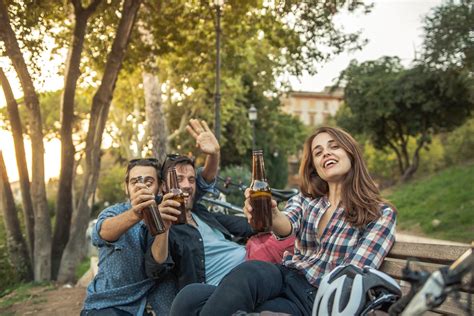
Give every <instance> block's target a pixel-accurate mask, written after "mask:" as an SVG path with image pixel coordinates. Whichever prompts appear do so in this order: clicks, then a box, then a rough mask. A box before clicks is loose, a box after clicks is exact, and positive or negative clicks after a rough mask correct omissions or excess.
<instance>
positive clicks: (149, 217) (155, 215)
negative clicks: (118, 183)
mask: <svg viewBox="0 0 474 316" xmlns="http://www.w3.org/2000/svg"><path fill="white" fill-rule="evenodd" d="M137 182H138V183H145V179H144V178H143V177H142V176H139V177H137ZM143 221H144V222H145V225H146V227H147V228H148V230H149V231H150V234H151V235H152V236H156V235H159V234H163V233H164V232H165V224H164V223H163V219H162V218H161V215H160V211H158V208H157V207H156V204H155V203H153V204H152V205H150V206H149V207H148V208H146V209H144V210H143Z"/></svg>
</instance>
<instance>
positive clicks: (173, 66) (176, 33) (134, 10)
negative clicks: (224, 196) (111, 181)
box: [0, 0, 365, 281]
mask: <svg viewBox="0 0 474 316" xmlns="http://www.w3.org/2000/svg"><path fill="white" fill-rule="evenodd" d="M4 3H7V4H8V6H7V8H8V12H7V10H6V8H5V5H4ZM82 3H83V2H81V1H78V0H70V1H67V2H56V1H51V2H49V1H46V2H38V1H33V0H22V1H2V5H3V10H2V15H1V17H0V20H1V21H0V23H1V29H0V34H2V37H1V40H2V43H4V44H5V45H4V46H5V47H2V46H0V50H2V53H3V49H4V48H5V51H6V52H7V53H8V55H9V56H10V57H11V60H12V62H13V64H14V65H15V69H16V71H17V73H18V74H19V78H20V80H21V82H22V86H23V89H24V91H25V104H26V105H27V108H28V109H29V110H28V112H29V113H30V114H29V119H28V120H27V121H26V122H25V124H24V126H27V129H25V133H26V134H28V135H30V136H31V137H32V140H33V144H34V146H35V148H34V150H33V152H34V153H35V157H33V162H34V168H33V169H34V170H33V183H32V196H33V197H34V205H35V207H36V206H37V207H40V208H41V210H42V211H41V212H39V213H36V214H37V216H39V217H38V220H39V221H36V222H35V230H36V229H41V234H40V235H36V236H37V237H35V242H36V243H38V242H40V241H41V247H40V248H41V249H42V250H44V249H51V248H50V246H51V245H50V246H49V247H48V246H47V244H48V243H50V241H48V239H50V238H51V233H50V230H51V225H50V218H49V216H46V211H45V210H46V207H44V204H45V203H43V202H44V201H45V193H44V190H42V188H44V174H43V173H44V172H43V173H42V169H41V168H44V161H42V153H43V150H42V147H41V146H42V138H43V137H44V136H45V135H46V134H47V131H48V129H49V126H42V122H43V121H44V118H43V117H46V116H43V114H44V113H42V111H41V110H42V109H41V110H40V109H39V107H38V102H37V100H38V94H37V93H36V92H35V90H34V88H35V87H34V86H33V83H32V80H31V77H35V76H34V75H33V76H32V74H37V73H38V72H39V71H41V67H40V66H39V65H38V64H36V63H35V61H36V60H37V57H38V56H39V55H40V54H41V53H42V52H43V51H44V49H45V47H44V45H43V41H42V39H44V37H45V36H46V35H45V34H47V35H48V36H50V37H51V38H54V39H55V40H56V45H57V47H56V49H57V50H60V49H61V48H64V47H69V54H68V58H67V60H66V62H65V64H64V70H65V90H64V94H63V96H62V100H61V112H62V113H61V116H59V115H58V117H59V121H60V125H59V128H58V127H54V128H53V129H51V130H55V129H58V131H57V132H58V133H59V134H60V135H61V137H62V139H63V142H62V167H61V175H60V183H61V185H60V192H59V193H58V198H57V215H58V216H57V220H56V226H55V232H54V240H53V245H52V247H53V254H52V255H51V256H50V255H48V254H46V253H42V254H41V255H42V256H40V257H38V256H35V257H38V258H40V259H41V260H38V264H41V265H42V266H41V268H40V269H35V276H36V275H38V278H39V279H47V278H48V275H47V274H45V271H47V270H52V272H53V276H54V274H55V272H56V269H57V267H58V260H57V258H58V257H59V256H60V253H61V251H62V249H63V247H64V242H65V241H66V240H67V238H68V230H69V227H70V225H71V221H72V222H73V223H74V226H73V227H72V229H71V230H70V232H69V240H68V245H67V246H66V249H65V250H64V253H63V255H62V266H61V269H60V280H62V281H66V280H67V281H69V280H71V279H72V278H73V271H74V267H75V265H76V263H77V262H79V258H80V257H81V255H82V253H81V251H80V250H81V249H84V247H83V245H84V241H85V240H84V233H85V230H86V227H87V221H88V219H89V216H90V210H91V203H92V202H93V198H94V192H95V189H96V187H97V178H98V172H99V167H100V154H101V147H100V146H101V142H102V133H103V130H104V128H105V126H106V123H107V119H108V113H109V109H110V101H111V98H112V94H113V92H114V90H115V82H116V80H117V76H118V72H119V70H120V69H121V66H122V61H124V57H125V51H126V48H127V47H129V46H130V52H129V53H127V57H128V58H127V60H126V63H125V68H126V69H127V72H128V73H132V71H130V69H134V68H139V69H143V70H144V72H145V76H143V79H142V80H143V82H144V85H145V86H146V87H145V88H146V92H147V93H146V97H145V101H146V103H147V106H146V110H147V111H146V113H147V114H146V115H147V116H148V118H149V119H150V118H151V119H152V120H154V119H156V118H158V119H163V117H161V114H160V112H159V111H158V110H159V108H160V100H159V96H156V95H152V93H151V92H157V91H159V89H157V87H159V86H160V85H161V83H163V84H164V85H163V86H162V87H165V88H166V89H165V98H164V100H165V101H164V102H163V105H164V109H165V110H166V114H167V118H168V120H167V122H168V123H169V124H170V128H169V130H170V135H168V136H166V132H164V133H163V134H160V135H161V136H159V138H162V139H161V140H160V141H158V140H156V139H155V140H154V141H153V144H154V146H155V147H156V146H164V145H162V144H165V143H166V142H169V141H171V143H172V144H173V145H175V146H176V147H177V145H181V150H186V149H188V148H189V147H190V144H189V143H186V141H183V139H184V137H183V135H182V133H181V132H182V131H183V126H184V124H183V123H184V122H186V121H187V118H188V117H190V116H191V115H197V114H199V116H200V117H202V118H204V119H206V120H207V121H209V122H211V121H212V117H213V113H212V110H211V109H212V107H211V105H212V103H213V92H212V91H213V86H214V69H213V67H214V59H215V56H214V25H213V23H214V22H213V21H214V19H213V18H214V17H213V14H214V10H213V8H212V7H211V4H210V3H209V2H188V1H181V0H177V1H173V2H172V3H170V2H166V1H145V4H146V6H141V1H139V0H135V1H134V0H124V1H121V2H118V1H107V2H105V1H99V0H91V1H87V2H84V3H87V4H88V6H85V5H83V4H82ZM140 7H143V8H145V9H144V10H143V11H142V12H140V21H141V23H142V25H143V26H144V29H143V30H144V32H142V33H141V34H140V32H135V33H132V28H133V25H134V21H135V18H136V17H137V14H138V12H139V10H138V9H139V8H140ZM346 7H347V8H348V9H349V10H350V11H352V10H355V9H358V8H365V7H364V6H363V5H362V4H361V3H360V2H359V1H336V0H331V1H325V2H321V1H316V0H312V1H309V2H304V3H300V2H296V3H289V2H284V1H278V2H276V3H274V4H273V3H267V2H265V3H263V2H262V3H255V2H254V1H239V2H233V1H229V2H226V5H225V7H224V9H223V11H224V12H223V13H224V15H223V27H224V29H225V33H224V35H225V39H224V43H223V50H222V57H223V61H224V63H223V79H222V83H223V92H224V93H223V100H222V106H223V109H222V125H223V126H224V129H225V128H226V127H227V126H228V130H227V131H225V132H224V133H225V134H224V135H225V137H226V138H227V140H226V138H224V139H223V144H225V142H226V141H229V145H230V144H231V143H232V142H234V141H235V146H236V148H237V149H238V150H237V151H238V153H239V155H240V157H243V155H244V154H245V152H246V151H248V148H249V144H250V126H249V124H248V120H247V118H246V108H247V106H248V104H249V102H248V100H247V98H249V94H247V92H248V91H247V90H248V89H249V87H248V86H245V85H244V84H243V81H244V80H243V78H244V77H245V76H250V77H252V78H253V83H252V85H253V86H254V87H258V89H256V90H255V91H258V93H259V94H261V95H263V94H267V95H268V94H271V93H273V94H274V92H275V91H276V89H275V81H276V78H278V76H279V75H280V74H282V73H283V72H285V71H288V72H289V73H291V74H301V73H302V72H303V71H308V72H310V73H311V72H314V69H315V68H314V67H315V66H314V65H315V64H316V63H317V62H322V61H324V60H326V59H327V58H329V56H331V55H332V54H335V53H337V52H340V51H341V50H342V49H344V48H347V47H352V48H354V47H357V46H358V44H359V42H358V41H356V39H357V34H345V33H342V32H341V31H340V30H338V29H337V28H336V27H335V25H334V23H333V22H332V20H331V17H332V16H333V15H334V14H336V13H337V11H339V10H341V9H343V8H346ZM8 14H9V16H8ZM91 16H92V17H93V18H90V17H91ZM8 18H10V20H9V19H8ZM118 20H120V22H117V21H118ZM117 25H118V26H117ZM13 30H14V32H13ZM3 35H5V36H3ZM14 35H16V38H15V37H14ZM143 35H150V36H151V37H150V38H151V42H152V43H150V41H148V40H144V39H143ZM129 42H131V43H130V44H131V45H127V44H128V43H129ZM12 47H13V48H12ZM20 48H21V50H22V51H23V53H24V55H25V56H26V57H24V58H25V60H28V61H29V62H28V63H27V62H26V61H25V60H23V62H22V63H19V62H18V58H17V57H18V56H21V53H22V52H21V51H20ZM108 52H110V53H108ZM107 54H108V55H107ZM105 55H107V56H108V58H104V56H105ZM28 56H30V57H28ZM150 56H156V58H150ZM15 58H16V59H15ZM141 60H146V62H144V63H143V62H140V61H141ZM78 64H79V65H80V66H78ZM18 65H20V66H19V67H18ZM147 73H148V74H147ZM28 77H29V79H28ZM157 78H159V80H156V79H157ZM149 79H151V80H149ZM85 80H88V82H93V85H96V86H99V88H98V90H97V92H96V93H95V95H94V97H93V100H92V106H91V110H90V111H89V114H90V116H89V122H88V133H87V136H86V141H85V142H86V149H85V161H84V162H83V165H82V167H83V170H84V174H83V175H81V176H82V180H83V183H82V187H81V188H80V190H79V191H78V192H77V197H78V200H79V202H78V203H77V205H75V204H74V203H72V202H71V200H72V195H73V194H71V192H70V191H71V190H72V186H71V185H70V184H71V178H72V177H74V174H71V173H70V170H71V168H70V167H71V166H72V165H73V166H75V165H77V164H78V160H77V159H76V161H75V163H72V162H74V159H75V157H74V154H75V153H76V152H77V151H76V147H77V146H74V144H72V145H71V137H70V136H71V134H72V133H73V129H72V126H73V124H80V123H78V121H79V120H78V117H77V112H78V111H77V107H76V105H75V103H77V102H75V101H76V99H77V98H79V97H80V95H78V92H77V90H76V87H77V86H78V85H80V84H81V82H82V83H83V82H84V81H85ZM148 83H150V84H148ZM149 87H152V88H149ZM160 88H161V87H160ZM148 96H150V97H152V98H149V97H148ZM75 98H76V99H75ZM118 102H120V100H114V103H118ZM45 110H46V109H45ZM140 111H141V110H140ZM51 113H52V112H51ZM262 113H263V112H262ZM51 117H53V116H51ZM49 118H50V117H49V116H48V117H47V119H49ZM45 125H46V124H45ZM52 125H53V124H52ZM157 126H163V128H160V132H161V131H166V128H165V127H166V126H165V125H164V124H161V125H156V126H154V127H153V131H154V132H153V134H154V136H155V134H156V135H158V134H159V133H156V132H155V131H156V129H158V128H159V127H157ZM269 126H271V123H270V122H269ZM232 128H235V131H237V133H236V134H235V135H239V136H240V137H237V136H234V134H232V133H231V132H230V130H231V129H232ZM268 130H271V129H268ZM41 132H42V133H43V134H42V135H41ZM54 132H56V131H54ZM164 137H166V138H167V139H166V141H164V140H163V138H164ZM40 139H41V141H40ZM145 141H146V139H145ZM157 144H158V145H157ZM154 150H155V151H156V148H154ZM155 154H156V153H155ZM37 157H39V158H41V159H37ZM76 158H77V157H76ZM72 169H73V170H75V167H73V168H72ZM41 181H42V182H43V184H41ZM71 205H72V207H71ZM71 209H74V211H73V213H72V218H71ZM70 219H71V221H70ZM48 227H49V231H48ZM35 251H36V250H35ZM50 257H53V260H54V261H53V268H52V269H49V268H47V265H48V264H49V260H50V259H48V258H50ZM36 264H37V263H36V262H35V267H36ZM36 271H37V272H38V273H36Z"/></svg>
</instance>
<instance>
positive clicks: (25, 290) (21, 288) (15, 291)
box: [0, 282, 54, 310]
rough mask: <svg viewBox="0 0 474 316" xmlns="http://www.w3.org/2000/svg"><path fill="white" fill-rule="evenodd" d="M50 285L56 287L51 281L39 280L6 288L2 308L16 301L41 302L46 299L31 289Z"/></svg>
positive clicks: (0, 300)
mask: <svg viewBox="0 0 474 316" xmlns="http://www.w3.org/2000/svg"><path fill="white" fill-rule="evenodd" d="M44 286H48V287H50V288H54V286H53V285H52V284H51V283H49V282H37V283H34V282H33V283H21V284H18V285H16V286H14V287H12V288H9V289H7V290H5V291H4V292H3V293H2V296H3V297H2V298H0V310H2V309H7V308H9V307H10V306H12V305H13V304H15V303H19V302H24V301H28V300H29V301H31V303H32V304H39V303H41V302H44V301H45V300H44V299H42V298H39V297H38V296H37V295H36V294H32V293H31V290H32V289H34V288H36V287H44Z"/></svg>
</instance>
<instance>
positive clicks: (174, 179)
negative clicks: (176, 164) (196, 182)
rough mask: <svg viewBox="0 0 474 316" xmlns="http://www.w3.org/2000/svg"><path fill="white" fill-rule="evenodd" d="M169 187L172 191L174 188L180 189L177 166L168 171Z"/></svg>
mask: <svg viewBox="0 0 474 316" xmlns="http://www.w3.org/2000/svg"><path fill="white" fill-rule="evenodd" d="M168 189H169V190H170V191H171V190H173V189H179V183H178V174H177V173H176V168H171V170H170V171H169V173H168Z"/></svg>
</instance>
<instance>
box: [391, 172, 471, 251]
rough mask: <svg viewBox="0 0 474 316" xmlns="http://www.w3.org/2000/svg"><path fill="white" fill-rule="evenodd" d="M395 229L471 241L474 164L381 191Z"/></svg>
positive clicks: (434, 236)
mask: <svg viewBox="0 0 474 316" xmlns="http://www.w3.org/2000/svg"><path fill="white" fill-rule="evenodd" d="M385 193H386V194H385V195H386V197H387V198H388V199H389V200H390V201H391V202H393V204H394V205H395V206H396V208H397V209H398V229H399V230H404V231H420V230H421V232H422V233H423V234H424V235H426V236H429V237H433V238H440V239H447V240H453V241H460V242H471V241H472V240H474V164H472V163H471V164H469V165H464V166H455V167H450V168H447V169H444V170H443V171H441V172H439V173H437V174H435V175H432V176H430V177H428V178H424V179H418V180H414V181H413V182H410V183H408V184H403V185H400V186H398V187H394V188H391V189H390V192H385Z"/></svg>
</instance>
